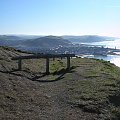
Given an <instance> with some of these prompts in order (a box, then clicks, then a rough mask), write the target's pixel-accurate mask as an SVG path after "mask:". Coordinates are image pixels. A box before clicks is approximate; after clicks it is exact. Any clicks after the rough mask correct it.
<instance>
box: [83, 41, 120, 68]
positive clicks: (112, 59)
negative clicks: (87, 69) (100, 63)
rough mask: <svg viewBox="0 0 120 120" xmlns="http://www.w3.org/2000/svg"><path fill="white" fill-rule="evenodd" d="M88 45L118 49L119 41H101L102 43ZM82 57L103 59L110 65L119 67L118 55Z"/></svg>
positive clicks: (119, 56) (119, 47) (119, 59)
mask: <svg viewBox="0 0 120 120" xmlns="http://www.w3.org/2000/svg"><path fill="white" fill-rule="evenodd" d="M89 44H90V45H100V46H104V47H108V48H116V49H120V39H116V40H114V41H103V42H93V43H89ZM84 57H89V58H97V59H103V60H106V61H110V62H111V63H114V64H115V65H116V66H118V67H120V55H107V56H94V55H88V56H84Z"/></svg>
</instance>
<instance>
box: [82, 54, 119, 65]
mask: <svg viewBox="0 0 120 120" xmlns="http://www.w3.org/2000/svg"><path fill="white" fill-rule="evenodd" d="M83 57H87V58H96V59H102V60H105V61H110V62H111V63H114V64H115V65H116V66H118V67H120V55H108V56H96V55H95V56H94V55H83Z"/></svg>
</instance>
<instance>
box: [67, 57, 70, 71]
mask: <svg viewBox="0 0 120 120" xmlns="http://www.w3.org/2000/svg"><path fill="white" fill-rule="evenodd" d="M67 69H68V70H70V57H67Z"/></svg>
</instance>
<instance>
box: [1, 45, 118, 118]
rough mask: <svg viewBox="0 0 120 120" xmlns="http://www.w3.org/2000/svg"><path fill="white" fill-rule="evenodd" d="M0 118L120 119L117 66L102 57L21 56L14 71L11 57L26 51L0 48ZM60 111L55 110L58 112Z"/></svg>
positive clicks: (13, 62) (14, 64)
mask: <svg viewBox="0 0 120 120" xmlns="http://www.w3.org/2000/svg"><path fill="white" fill-rule="evenodd" d="M0 54H1V55H0V85H1V86H0V119H9V120H13V119H17V120H20V119H45V120H47V119H48V118H49V119H57V120H61V119H65V120H73V119H76V120H77V119H81V120H84V119H86V120H89V119H91V120H93V119H95V120H112V119H113V120H119V119H120V102H119V101H120V68H118V67H117V66H115V65H114V64H111V63H110V62H106V61H103V60H96V59H88V58H74V59H71V70H70V71H66V70H65V68H66V60H65V59H63V60H60V59H55V60H54V61H53V60H52V59H51V61H50V75H45V73H44V72H45V66H44V65H45V60H44V59H34V60H24V61H23V69H22V71H15V69H16V68H17V63H16V62H15V61H11V59H10V58H11V57H12V56H17V55H26V53H21V52H18V51H16V50H14V49H11V50H10V49H9V50H8V49H6V48H4V47H3V48H2V47H1V48H0ZM58 111H59V112H58Z"/></svg>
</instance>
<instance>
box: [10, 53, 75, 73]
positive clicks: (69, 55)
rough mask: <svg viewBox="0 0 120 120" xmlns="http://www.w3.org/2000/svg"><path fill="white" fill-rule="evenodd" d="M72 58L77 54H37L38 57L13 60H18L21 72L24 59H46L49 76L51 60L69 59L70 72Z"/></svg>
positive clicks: (18, 57)
mask: <svg viewBox="0 0 120 120" xmlns="http://www.w3.org/2000/svg"><path fill="white" fill-rule="evenodd" d="M71 57H75V54H36V55H28V56H17V57H12V60H18V70H21V69H22V60H23V59H39V58H45V59H46V74H49V59H50V58H67V69H68V70H70V58H71Z"/></svg>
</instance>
